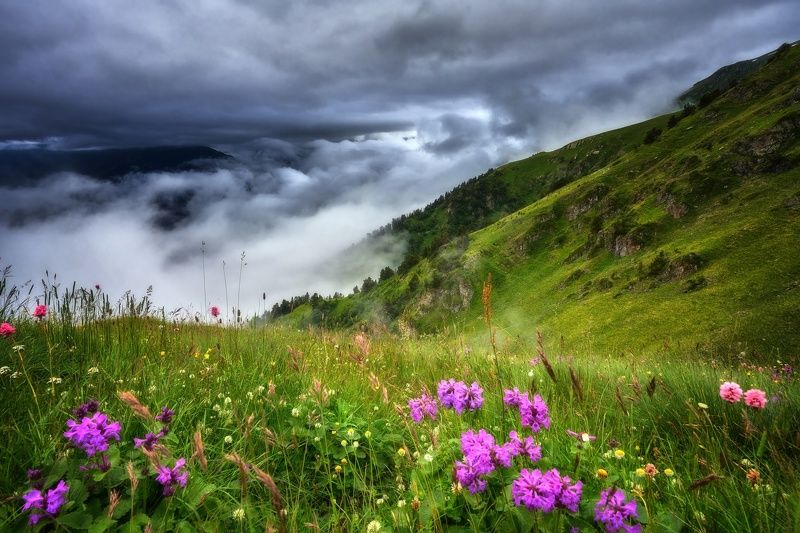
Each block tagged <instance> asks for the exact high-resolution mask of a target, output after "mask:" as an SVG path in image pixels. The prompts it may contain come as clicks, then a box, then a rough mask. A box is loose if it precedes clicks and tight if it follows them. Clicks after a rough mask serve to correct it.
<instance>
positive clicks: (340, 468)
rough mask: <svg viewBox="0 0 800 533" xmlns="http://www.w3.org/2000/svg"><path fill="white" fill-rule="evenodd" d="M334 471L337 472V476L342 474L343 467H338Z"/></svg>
mask: <svg viewBox="0 0 800 533" xmlns="http://www.w3.org/2000/svg"><path fill="white" fill-rule="evenodd" d="M333 471H334V472H336V473H337V474H341V473H342V467H341V465H336V467H335V468H334V469H333Z"/></svg>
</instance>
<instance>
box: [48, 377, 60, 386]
mask: <svg viewBox="0 0 800 533" xmlns="http://www.w3.org/2000/svg"><path fill="white" fill-rule="evenodd" d="M61 381H62V380H61V378H58V377H55V376H54V377H51V378H50V379H48V380H47V383H49V384H55V385H60V384H61Z"/></svg>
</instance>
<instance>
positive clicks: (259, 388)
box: [256, 385, 265, 394]
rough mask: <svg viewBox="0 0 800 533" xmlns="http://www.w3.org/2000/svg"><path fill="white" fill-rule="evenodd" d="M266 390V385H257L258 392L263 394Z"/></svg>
mask: <svg viewBox="0 0 800 533" xmlns="http://www.w3.org/2000/svg"><path fill="white" fill-rule="evenodd" d="M264 390H265V388H264V385H259V386H258V387H256V394H262V393H263V392H264Z"/></svg>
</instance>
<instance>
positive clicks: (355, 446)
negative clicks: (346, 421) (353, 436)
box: [353, 440, 358, 448]
mask: <svg viewBox="0 0 800 533" xmlns="http://www.w3.org/2000/svg"><path fill="white" fill-rule="evenodd" d="M353 448H358V441H357V440H354V441H353Z"/></svg>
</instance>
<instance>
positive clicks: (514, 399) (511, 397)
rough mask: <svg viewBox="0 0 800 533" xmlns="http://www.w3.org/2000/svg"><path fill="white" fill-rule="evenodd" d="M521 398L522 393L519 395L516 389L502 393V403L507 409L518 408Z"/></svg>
mask: <svg viewBox="0 0 800 533" xmlns="http://www.w3.org/2000/svg"><path fill="white" fill-rule="evenodd" d="M525 396H527V394H525ZM522 397H523V393H521V392H520V391H519V389H518V388H516V387H514V388H513V389H506V390H504V391H503V403H504V404H506V405H507V406H509V407H519V403H520V402H521V401H522Z"/></svg>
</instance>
